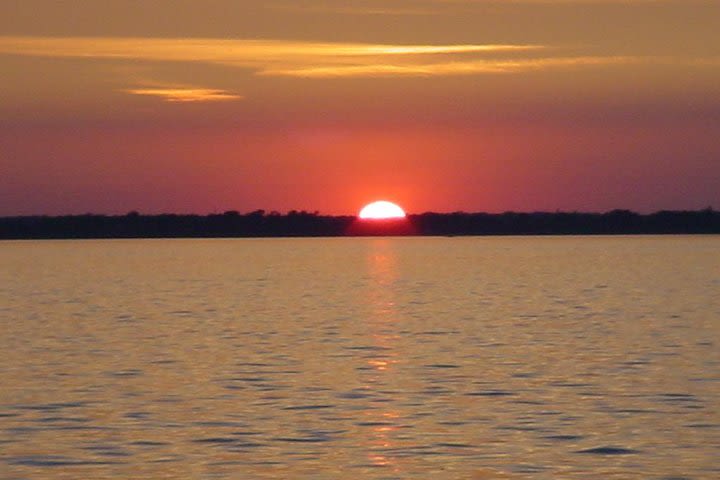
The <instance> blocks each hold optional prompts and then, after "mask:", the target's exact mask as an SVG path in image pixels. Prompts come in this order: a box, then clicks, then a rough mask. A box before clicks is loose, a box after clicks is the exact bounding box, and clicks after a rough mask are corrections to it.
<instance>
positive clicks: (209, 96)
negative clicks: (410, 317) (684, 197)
mask: <svg viewBox="0 0 720 480" xmlns="http://www.w3.org/2000/svg"><path fill="white" fill-rule="evenodd" d="M549 51H555V52H558V55H556V56H548V52H549ZM0 53H5V54H13V55H30V56H44V57H72V58H83V59H117V60H121V61H145V62H193V63H205V64H221V65H226V66H233V67H237V68H243V69H247V70H250V71H252V72H253V73H255V74H258V75H265V76H289V77H305V78H323V77H329V78H332V77H392V76H402V77H407V76H437V75H471V74H488V73H514V72H523V71H532V70H541V69H551V68H569V67H587V66H601V65H617V64H631V63H637V64H639V63H663V64H682V65H696V66H700V65H714V64H715V61H714V60H713V59H705V58H695V59H683V60H679V59H673V58H662V57H639V56H587V55H576V56H569V55H568V54H567V52H565V54H564V55H561V53H562V51H561V49H557V48H555V49H552V48H550V47H548V46H544V45H480V44H477V45H476V44H458V45H391V44H370V43H341V42H338V43H320V42H300V41H297V42H292V41H281V40H222V39H202V38H198V39H172V38H117V37H116V38H97V37H96V38H84V37H64V38H61V37H8V36H5V37H2V36H0ZM144 85H145V84H144ZM127 91H128V92H130V93H135V94H139V95H157V96H161V97H164V98H166V99H168V101H209V100H229V99H236V98H239V97H238V96H237V95H233V94H232V93H229V92H225V91H223V90H213V89H208V88H200V87H188V86H180V87H177V86H169V87H168V86H165V85H159V86H158V85H149V86H147V87H146V88H133V89H130V90H127ZM191 99H195V100H191Z"/></svg>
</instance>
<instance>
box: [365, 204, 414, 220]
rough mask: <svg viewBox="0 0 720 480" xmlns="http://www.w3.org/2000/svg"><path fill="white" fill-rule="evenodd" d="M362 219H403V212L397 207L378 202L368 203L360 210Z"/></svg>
mask: <svg viewBox="0 0 720 480" xmlns="http://www.w3.org/2000/svg"><path fill="white" fill-rule="evenodd" d="M359 217H360V218H362V219H384V218H405V211H404V210H403V209H402V208H400V207H399V206H398V205H396V204H394V203H392V202H387V201H385V200H380V201H377V202H373V203H369V204H367V205H365V206H364V207H363V209H362V210H360V215H359Z"/></svg>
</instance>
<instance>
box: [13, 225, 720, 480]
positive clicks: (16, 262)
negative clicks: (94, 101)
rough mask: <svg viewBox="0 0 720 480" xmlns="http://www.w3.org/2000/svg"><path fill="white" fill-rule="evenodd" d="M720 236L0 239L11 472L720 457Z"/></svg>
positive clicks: (504, 472) (715, 470) (520, 473)
mask: <svg viewBox="0 0 720 480" xmlns="http://www.w3.org/2000/svg"><path fill="white" fill-rule="evenodd" d="M718 251H720V238H718V237H681V236H677V237H676V236H668V237H607V238H601V237H584V238H581V237H566V238H549V237H548V238H539V237H523V238H520V237H518V238H512V237H506V238H366V239H363V238H352V239H351V238H337V239H274V240H268V239H256V240H248V239H246V240H124V241H61V242H3V243H2V244H0V264H2V265H3V268H2V270H1V271H0V328H1V329H2V334H1V335H0V375H1V376H0V378H1V379H2V387H1V388H0V479H6V478H7V479H10V478H33V479H45V478H47V479H50V478H52V479H57V478H68V479H69V478H73V479H74V478H94V479H104V478H168V479H184V478H248V479H269V478H320V479H322V478H328V479H329V478H333V479H335V478H355V477H358V478H370V479H373V478H377V479H381V478H382V479H389V478H398V479H404V478H428V477H431V476H432V477H435V478H440V479H445V478H446V479H500V478H533V479H536V478H539V479H544V478H548V479H551V478H568V479H573V478H578V479H579V478H582V479H587V478H591V479H594V478H597V479H608V478H610V479H612V478H617V479H626V478H643V479H645V478H650V479H670V478H675V479H679V478H687V479H711V478H718V477H719V476H720V464H719V463H718V462H717V459H716V458H717V455H718V452H719V451H720V398H719V397H720V373H718V372H720V353H718V352H720V349H719V348H718V342H719V341H720V336H719V334H720V323H719V320H718V319H719V318H720V255H718V253H717V252H718Z"/></svg>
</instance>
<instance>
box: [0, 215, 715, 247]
mask: <svg viewBox="0 0 720 480" xmlns="http://www.w3.org/2000/svg"><path fill="white" fill-rule="evenodd" d="M718 233H720V212H717V211H714V210H712V209H711V208H707V209H704V210H696V211H659V212H656V213H651V214H638V213H635V212H632V211H629V210H613V211H610V212H606V213H581V212H534V213H516V212H506V213H500V214H491V213H465V212H454V213H432V212H428V213H422V214H415V215H408V217H407V219H403V220H376V221H367V220H365V221H363V220H358V219H357V217H355V216H330V215H320V214H318V213H317V212H312V213H311V212H304V211H301V212H297V211H291V212H289V213H287V214H279V213H276V212H272V213H269V214H268V213H265V212H264V211H262V210H257V211H254V212H250V213H245V214H243V213H239V212H236V211H228V212H225V213H222V214H210V215H176V214H162V215H141V214H138V213H137V212H131V213H129V214H127V215H96V214H86V215H67V216H17V217H0V239H2V240H22V239H72V238H77V239H80V238H216V237H218V238H234V237H340V236H378V235H383V236H384V235H394V236H400V235H402V236H408V235H414V236H465V235H642V234H649V235H658V234H718Z"/></svg>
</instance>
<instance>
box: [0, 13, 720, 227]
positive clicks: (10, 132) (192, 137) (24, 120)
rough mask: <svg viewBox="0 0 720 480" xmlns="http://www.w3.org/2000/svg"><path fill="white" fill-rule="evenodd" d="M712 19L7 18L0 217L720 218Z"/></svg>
mask: <svg viewBox="0 0 720 480" xmlns="http://www.w3.org/2000/svg"><path fill="white" fill-rule="evenodd" d="M719 26H720V1H718V0H382V1H379V0H348V1H339V0H263V1H246V0H202V1H200V0H102V1H92V2H90V1H87V2H86V1H79V0H78V1H57V0H3V1H2V2H0V215H4V216H8V215H34V214H48V215H57V214H82V213H105V214H123V213H126V212H128V211H132V210H137V211H140V212H142V213H171V212H172V213H202V214H204V213H213V212H223V211H226V210H238V211H241V212H247V211H252V210H256V209H264V210H266V211H273V210H275V211H279V212H286V211H289V210H308V211H319V212H320V213H323V214H332V215H335V214H356V213H357V212H358V211H359V210H360V208H361V207H362V206H363V205H365V204H367V203H369V202H371V201H373V200H379V199H384V200H390V201H394V202H396V203H398V204H399V205H401V206H402V207H403V208H405V210H407V211H408V212H410V213H421V212H425V211H435V212H452V211H473V212H477V211H484V212H503V211H556V210H562V211H595V212H597V211H608V210H612V209H616V208H621V209H631V210H636V211H639V212H653V211H657V210H662V209H670V210H680V209H702V208H706V207H713V208H715V209H720V27H719Z"/></svg>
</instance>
